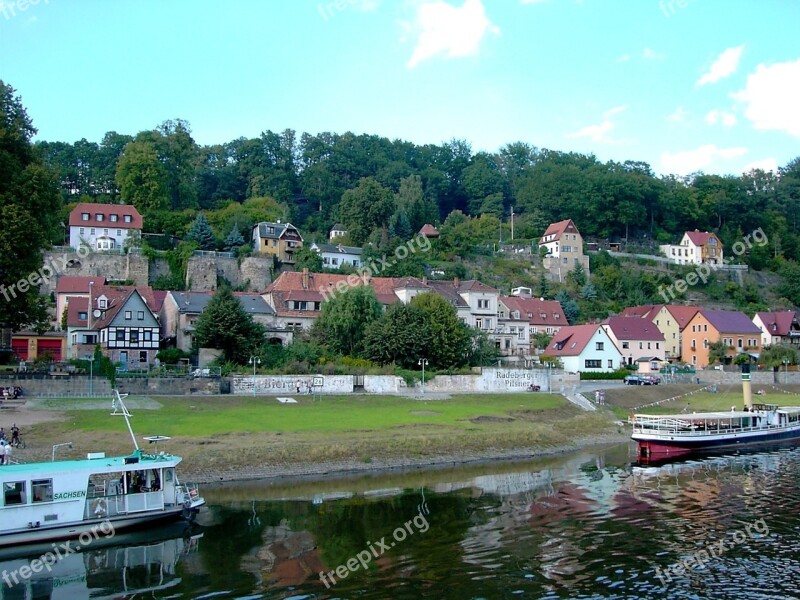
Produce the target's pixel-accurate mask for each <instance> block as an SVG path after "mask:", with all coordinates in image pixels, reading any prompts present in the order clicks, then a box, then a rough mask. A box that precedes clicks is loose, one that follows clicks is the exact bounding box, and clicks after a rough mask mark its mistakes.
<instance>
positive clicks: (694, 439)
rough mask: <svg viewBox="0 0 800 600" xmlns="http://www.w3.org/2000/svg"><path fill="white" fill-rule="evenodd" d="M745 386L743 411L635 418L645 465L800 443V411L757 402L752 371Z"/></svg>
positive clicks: (636, 436) (640, 456)
mask: <svg viewBox="0 0 800 600" xmlns="http://www.w3.org/2000/svg"><path fill="white" fill-rule="evenodd" d="M746 366H747V365H745V367H746ZM742 388H743V394H744V404H745V409H744V410H741V411H738V410H735V409H731V411H730V412H724V411H721V412H708V413H692V414H676V415H646V414H636V415H633V417H632V419H631V423H632V425H633V433H632V435H631V438H632V439H633V440H635V441H636V442H637V444H638V450H637V455H638V459H639V461H640V462H645V463H646V462H658V461H663V460H668V459H672V458H679V457H682V456H685V455H688V454H692V453H699V452H709V451H716V450H726V449H730V448H743V447H753V446H765V445H770V444H776V443H782V442H789V441H793V440H800V407H797V406H783V407H778V406H777V405H774V404H753V402H752V396H751V390H750V372H749V369H743V370H742Z"/></svg>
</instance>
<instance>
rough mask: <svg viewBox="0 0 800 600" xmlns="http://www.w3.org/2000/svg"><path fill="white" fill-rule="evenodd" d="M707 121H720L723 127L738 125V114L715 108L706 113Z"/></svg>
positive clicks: (713, 122)
mask: <svg viewBox="0 0 800 600" xmlns="http://www.w3.org/2000/svg"><path fill="white" fill-rule="evenodd" d="M706 123H708V124H709V125H717V124H718V123H719V124H721V125H722V126H723V127H733V126H734V125H736V115H735V114H733V113H729V112H725V111H722V110H717V109H716V108H715V109H714V110H712V111H709V113H708V114H707V115H706Z"/></svg>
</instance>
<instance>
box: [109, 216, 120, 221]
mask: <svg viewBox="0 0 800 600" xmlns="http://www.w3.org/2000/svg"><path fill="white" fill-rule="evenodd" d="M117 221H119V215H111V222H112V223H116V222H117Z"/></svg>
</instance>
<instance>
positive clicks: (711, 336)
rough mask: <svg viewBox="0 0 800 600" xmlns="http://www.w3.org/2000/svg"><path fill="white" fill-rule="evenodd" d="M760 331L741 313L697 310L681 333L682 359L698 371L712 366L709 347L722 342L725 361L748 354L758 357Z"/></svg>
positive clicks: (759, 351) (759, 352)
mask: <svg viewBox="0 0 800 600" xmlns="http://www.w3.org/2000/svg"><path fill="white" fill-rule="evenodd" d="M761 335H762V332H761V329H759V328H758V327H757V326H756V325H755V324H754V323H753V321H751V320H750V318H749V317H748V316H747V315H746V314H744V313H743V312H740V311H734V310H706V309H700V310H698V311H697V313H696V314H695V316H694V317H692V319H691V320H690V321H689V324H688V325H687V326H686V327H685V328H684V330H683V340H682V346H683V348H682V352H681V357H682V359H683V361H684V362H688V363H691V364H692V365H695V366H696V367H699V368H705V367H707V366H709V365H710V364H711V361H710V359H709V346H710V344H713V343H715V342H719V341H721V342H722V343H723V344H724V345H725V347H726V358H727V359H728V360H730V359H732V358H734V357H736V356H737V355H739V354H743V353H747V354H749V355H750V356H752V357H753V358H758V356H759V355H760V354H761Z"/></svg>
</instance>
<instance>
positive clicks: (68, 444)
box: [50, 442, 72, 461]
mask: <svg viewBox="0 0 800 600" xmlns="http://www.w3.org/2000/svg"><path fill="white" fill-rule="evenodd" d="M67 447H68V448H69V449H70V450H72V442H64V443H63V444H55V445H53V455H52V457H51V458H50V460H51V461H54V460H55V459H56V448H67Z"/></svg>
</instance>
